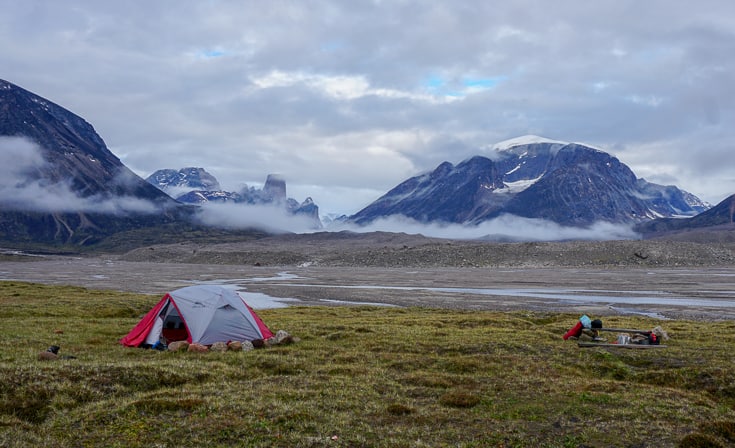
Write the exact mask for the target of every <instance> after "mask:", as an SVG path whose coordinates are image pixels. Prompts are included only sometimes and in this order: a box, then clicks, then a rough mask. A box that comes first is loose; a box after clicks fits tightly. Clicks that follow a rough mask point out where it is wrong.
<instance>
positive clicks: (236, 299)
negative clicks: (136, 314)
mask: <svg viewBox="0 0 735 448" xmlns="http://www.w3.org/2000/svg"><path fill="white" fill-rule="evenodd" d="M293 339H294V338H293V337H292V336H291V335H289V334H288V333H286V332H282V331H281V332H279V333H277V334H275V335H274V334H273V332H271V330H270V329H268V327H267V326H266V325H265V323H263V321H262V320H261V319H260V317H259V316H258V315H257V314H256V313H255V311H253V309H252V308H251V307H250V306H249V305H248V304H247V303H245V300H244V299H243V298H242V297H241V296H240V294H238V292H237V291H235V290H234V289H229V288H224V287H221V286H213V285H197V286H188V287H186V288H181V289H177V290H175V291H171V292H169V293H166V294H165V295H164V296H163V298H162V299H161V300H160V301H159V302H158V303H157V304H156V305H155V306H154V307H153V309H151V310H150V311H149V312H148V313H147V314H146V315H145V316H143V318H142V319H141V320H140V322H138V324H137V325H136V326H135V327H133V329H132V330H130V333H128V334H127V335H126V336H125V337H123V338H122V339H120V343H121V344H123V345H125V346H127V347H141V348H151V349H156V350H166V349H169V348H172V349H173V348H176V349H177V350H180V349H182V348H184V347H185V348H186V349H188V350H189V351H209V349H211V348H212V347H215V351H216V350H221V349H222V347H225V350H227V349H230V350H236V349H238V348H239V349H240V350H242V349H243V347H254V348H257V347H263V346H267V345H275V344H279V343H287V342H293Z"/></svg>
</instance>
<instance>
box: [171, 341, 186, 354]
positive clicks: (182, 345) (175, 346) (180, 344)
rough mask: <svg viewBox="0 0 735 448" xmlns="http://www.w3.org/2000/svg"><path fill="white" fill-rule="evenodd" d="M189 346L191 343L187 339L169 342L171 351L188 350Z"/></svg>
mask: <svg viewBox="0 0 735 448" xmlns="http://www.w3.org/2000/svg"><path fill="white" fill-rule="evenodd" d="M188 348H189V343H188V342H186V341H174V342H172V343H170V344H168V349H169V351H172V352H177V351H179V350H186V349H188Z"/></svg>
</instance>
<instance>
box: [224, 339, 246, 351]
mask: <svg viewBox="0 0 735 448" xmlns="http://www.w3.org/2000/svg"><path fill="white" fill-rule="evenodd" d="M227 350H231V351H233V352H240V351H242V342H238V341H230V343H229V344H227Z"/></svg>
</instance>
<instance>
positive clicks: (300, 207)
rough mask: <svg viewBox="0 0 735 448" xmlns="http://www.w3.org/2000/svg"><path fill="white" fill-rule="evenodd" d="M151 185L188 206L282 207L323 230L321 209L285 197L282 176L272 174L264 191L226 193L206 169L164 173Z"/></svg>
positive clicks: (307, 201)
mask: <svg viewBox="0 0 735 448" xmlns="http://www.w3.org/2000/svg"><path fill="white" fill-rule="evenodd" d="M146 180H147V181H148V182H149V183H150V184H151V185H153V186H155V187H158V188H159V189H160V190H162V191H164V192H166V193H168V194H169V195H171V197H173V198H175V199H176V200H177V201H179V202H183V203H185V204H195V205H201V204H204V203H208V202H213V203H227V202H230V203H236V204H244V205H273V206H277V207H283V208H284V209H285V210H286V211H287V212H288V213H290V214H292V215H299V216H306V217H308V218H309V219H311V220H312V221H314V228H315V229H319V228H321V226H322V224H321V221H320V220H319V207H318V206H317V205H316V204H315V203H314V201H313V200H312V199H311V198H306V199H305V200H304V201H303V202H301V203H299V202H298V201H297V200H295V199H293V198H289V197H287V195H286V181H285V180H284V179H283V178H282V177H281V176H279V175H276V174H269V175H268V177H267V178H266V181H265V184H264V185H263V188H262V189H259V188H255V187H248V186H244V187H243V188H242V189H241V190H240V191H238V192H232V191H224V190H222V189H221V187H220V184H219V182H218V181H217V179H216V178H215V177H214V176H213V175H211V174H210V173H208V172H207V171H206V170H205V169H204V168H194V167H187V168H181V169H179V170H174V169H161V170H157V171H155V172H154V173H153V174H151V175H150V176H148V178H147V179H146Z"/></svg>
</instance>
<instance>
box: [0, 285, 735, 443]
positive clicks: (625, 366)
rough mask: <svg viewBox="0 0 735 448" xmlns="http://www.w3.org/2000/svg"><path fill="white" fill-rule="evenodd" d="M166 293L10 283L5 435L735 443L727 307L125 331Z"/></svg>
mask: <svg viewBox="0 0 735 448" xmlns="http://www.w3.org/2000/svg"><path fill="white" fill-rule="evenodd" d="M158 299H159V297H150V296H142V295H135V294H127V293H120V292H112V291H95V290H86V289H82V288H75V287H57V286H42V285H36V284H28V283H20V282H0V446H3V447H26V446H55V447H67V446H68V447H85V446H89V447H97V446H100V447H101V446H106V447H115V446H119V447H137V446H140V447H178V446H187V447H196V446H211V447H214V446H264V447H265V446H267V447H270V446H276V447H279V446H282V447H417V446H418V447H420V446H432V447H436V446H453V447H454V446H458V447H493V446H498V447H515V446H518V447H525V446H528V447H581V446H586V447H611V446H614V447H627V446H630V447H634V446H635V447H648V446H650V447H654V446H656V447H661V446H735V372H734V371H733V369H732V367H733V353H735V351H734V350H733V349H734V348H735V339H734V338H733V334H734V333H735V331H734V330H735V322H732V321H724V322H696V321H663V322H662V321H654V320H650V319H646V318H636V317H614V318H612V317H610V318H605V319H603V320H604V324H605V326H607V327H633V328H652V327H653V326H656V325H662V326H663V327H664V328H665V329H666V330H667V331H668V333H669V335H670V336H671V338H672V339H671V340H670V341H668V345H669V347H668V348H665V349H653V350H621V349H603V348H591V349H580V348H578V347H577V346H576V344H574V343H573V342H571V341H562V339H561V336H562V334H563V333H564V332H565V331H566V330H567V329H568V328H569V327H571V326H572V325H573V324H574V323H575V322H576V319H577V318H578V316H576V315H569V314H556V313H540V312H512V313H502V312H474V311H472V312H470V311H447V310H435V309H422V308H412V309H401V308H384V307H383V308H381V307H291V308H283V309H272V310H262V311H260V312H259V314H260V316H261V317H262V318H263V319H264V321H265V322H266V324H268V325H269V326H270V327H271V329H273V330H274V331H275V330H278V329H284V330H287V331H288V332H290V333H291V334H293V335H294V336H297V337H298V338H300V341H299V342H297V343H295V344H291V345H283V346H276V347H270V348H265V349H261V350H256V351H251V352H226V353H205V354H196V353H186V352H176V353H173V352H157V351H150V350H140V349H130V348H124V347H122V346H120V345H119V344H118V343H117V340H118V339H119V338H120V337H122V336H124V335H125V334H126V333H127V332H128V331H129V330H130V328H132V326H133V325H135V323H136V322H137V321H138V319H139V318H140V316H141V315H142V314H143V313H145V312H146V311H147V310H148V309H150V307H151V306H152V305H153V304H154V303H155V302H156V301H157V300H158ZM610 337H613V338H614V334H611V335H610ZM53 344H56V345H59V346H61V351H60V353H59V354H60V355H73V356H75V357H76V359H68V360H56V361H39V360H38V359H37V355H38V352H40V351H43V350H45V349H46V348H47V347H49V346H50V345H53Z"/></svg>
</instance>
